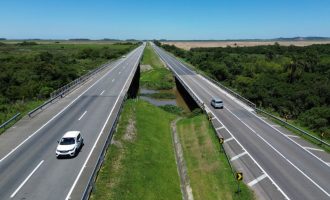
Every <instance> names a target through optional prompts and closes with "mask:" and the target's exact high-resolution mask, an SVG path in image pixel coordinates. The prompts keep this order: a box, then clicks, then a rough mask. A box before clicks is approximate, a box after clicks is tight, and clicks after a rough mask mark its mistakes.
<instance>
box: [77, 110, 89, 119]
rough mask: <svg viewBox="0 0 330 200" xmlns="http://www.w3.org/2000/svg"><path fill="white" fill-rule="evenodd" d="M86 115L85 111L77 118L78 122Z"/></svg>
mask: <svg viewBox="0 0 330 200" xmlns="http://www.w3.org/2000/svg"><path fill="white" fill-rule="evenodd" d="M86 113H87V110H85V112H84V113H83V114H82V115H81V116H80V117H79V119H78V121H80V120H81V119H82V118H83V117H84V115H85V114H86Z"/></svg>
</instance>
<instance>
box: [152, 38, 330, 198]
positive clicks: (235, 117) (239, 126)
mask: <svg viewBox="0 0 330 200" xmlns="http://www.w3.org/2000/svg"><path fill="white" fill-rule="evenodd" d="M152 46H153V47H154V49H155V51H156V52H157V54H158V55H159V56H160V58H161V59H162V60H163V61H164V62H165V63H166V64H167V66H168V67H169V68H170V69H171V70H172V71H173V72H174V74H175V76H176V77H177V78H179V79H180V80H181V81H182V82H183V83H184V84H185V85H186V86H187V87H188V88H189V89H190V90H191V92H192V93H193V95H195V96H196V97H197V99H198V100H199V101H200V102H203V103H204V104H205V106H206V110H207V112H209V113H211V114H212V116H213V121H214V123H215V124H218V127H215V128H216V130H217V131H219V133H220V134H222V135H223V137H224V139H225V144H226V145H228V146H229V150H230V152H229V154H230V156H231V161H232V163H234V165H235V166H236V167H237V166H238V168H239V169H238V170H241V171H243V174H246V175H245V178H244V180H245V182H246V183H247V184H248V185H249V186H250V187H251V188H252V189H254V191H255V192H256V195H257V197H259V199H294V200H304V199H310V200H312V199H313V200H314V199H317V200H323V199H324V200H325V199H330V167H329V163H328V161H327V160H324V158H321V157H319V156H317V154H316V153H314V152H313V151H312V149H313V148H311V147H310V148H309V149H308V148H307V147H306V148H304V147H303V146H302V145H301V144H299V143H297V142H295V141H294V140H292V139H291V138H290V135H289V132H285V131H281V129H278V128H275V125H272V124H270V123H269V122H268V121H267V120H266V119H264V118H262V117H261V116H259V115H257V114H256V113H255V112H254V110H253V109H252V108H250V107H248V106H246V105H245V104H244V103H242V102H240V101H239V100H237V99H235V98H233V97H232V96H231V95H229V94H227V93H226V92H225V91H223V90H222V89H220V88H219V87H218V86H216V85H215V84H213V83H212V82H210V81H209V80H207V79H205V78H204V77H203V76H201V75H199V74H198V73H196V72H195V71H193V70H191V69H190V68H188V67H187V66H185V64H183V63H181V62H180V61H178V60H177V59H176V58H175V57H173V56H172V55H170V54H169V53H167V52H166V51H164V50H163V49H161V48H159V47H157V46H155V45H154V44H153V45H152ZM212 97H220V98H221V99H222V100H223V101H224V109H214V108H213V107H211V105H210V101H211V99H212ZM292 137H295V136H292ZM315 150H316V151H322V150H319V149H315ZM325 158H326V159H329V154H327V153H325Z"/></svg>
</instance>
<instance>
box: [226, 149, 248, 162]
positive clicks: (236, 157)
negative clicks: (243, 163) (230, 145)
mask: <svg viewBox="0 0 330 200" xmlns="http://www.w3.org/2000/svg"><path fill="white" fill-rule="evenodd" d="M244 155H247V152H246V151H244V152H243V153H240V154H238V155H236V156H234V157H232V158H231V159H230V161H234V160H237V159H238V158H240V157H242V156H244Z"/></svg>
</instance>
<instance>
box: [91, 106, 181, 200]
mask: <svg viewBox="0 0 330 200" xmlns="http://www.w3.org/2000/svg"><path fill="white" fill-rule="evenodd" d="M174 118H175V116H174V115H173V114H170V113H167V112H165V111H164V110H162V109H160V108H158V107H156V106H153V105H151V104H149V103H147V102H145V101H142V100H138V101H134V100H128V101H127V102H126V103H125V106H124V109H123V112H122V114H121V119H120V122H119V125H118V129H117V132H116V133H115V135H114V138H113V142H112V143H113V144H112V145H111V146H110V148H109V151H108V153H107V155H106V161H105V162H104V165H103V167H102V169H101V171H100V172H99V175H98V179H97V182H96V187H95V190H94V191H93V193H92V197H91V199H97V200H102V199H181V192H180V182H179V177H178V173H177V169H176V164H175V157H174V152H173V147H172V140H171V133H170V122H171V121H172V120H173V119H174Z"/></svg>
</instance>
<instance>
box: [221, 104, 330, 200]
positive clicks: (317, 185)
mask: <svg viewBox="0 0 330 200" xmlns="http://www.w3.org/2000/svg"><path fill="white" fill-rule="evenodd" d="M227 110H228V111H229V112H230V113H231V114H232V115H233V116H235V117H236V118H237V119H238V120H239V121H240V122H242V123H243V124H244V125H245V126H246V127H247V128H248V129H250V130H251V131H252V132H253V133H254V134H255V135H257V136H258V137H259V138H261V139H262V141H264V142H265V143H266V144H267V145H268V146H270V147H271V148H272V149H273V150H274V151H275V152H276V153H277V154H279V155H280V156H281V157H282V158H284V160H286V161H287V162H288V163H289V164H290V165H292V166H293V167H294V168H295V169H296V170H297V171H299V172H300V173H301V174H303V175H304V176H305V177H306V178H307V179H308V180H309V181H311V182H312V183H313V184H314V185H315V186H316V187H318V188H319V189H320V190H321V191H322V192H323V193H325V194H326V195H327V196H329V197H330V194H329V193H327V192H326V191H325V190H324V189H323V188H322V187H321V186H320V185H319V184H317V183H316V182H315V181H314V180H313V179H311V178H310V177H309V176H308V175H307V174H305V173H304V172H303V171H302V170H301V169H300V168H298V167H297V166H296V165H295V164H293V163H292V162H291V161H290V160H289V159H287V158H286V157H285V156H284V155H283V154H282V153H281V152H279V151H278V150H277V149H276V148H275V147H274V146H273V145H271V144H270V143H269V142H267V141H266V139H264V138H263V137H262V136H261V135H259V134H258V133H256V132H255V131H254V130H253V129H251V127H250V126H248V125H247V124H246V123H245V122H243V121H242V120H241V119H240V118H239V117H238V116H237V115H235V114H234V113H233V112H231V111H230V110H229V109H227Z"/></svg>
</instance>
